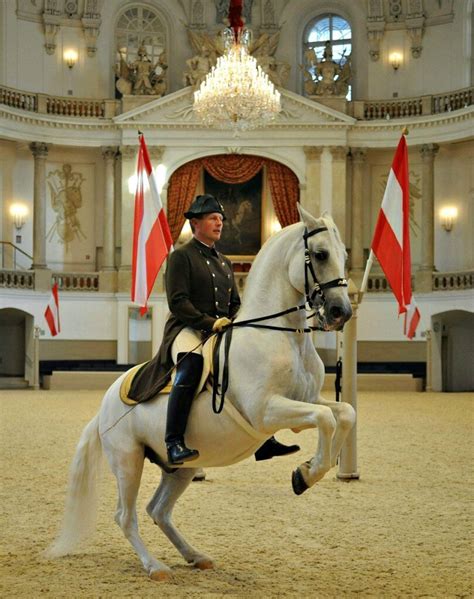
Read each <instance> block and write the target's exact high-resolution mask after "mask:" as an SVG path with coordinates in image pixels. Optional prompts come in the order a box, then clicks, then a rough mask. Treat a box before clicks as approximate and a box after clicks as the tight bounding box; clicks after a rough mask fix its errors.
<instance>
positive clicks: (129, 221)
mask: <svg viewBox="0 0 474 599" xmlns="http://www.w3.org/2000/svg"><path fill="white" fill-rule="evenodd" d="M137 152H138V148H137V146H121V147H120V155H119V158H118V159H119V160H120V162H121V167H120V177H121V179H120V180H121V184H120V188H121V198H122V202H121V207H120V208H121V209H120V240H121V252H120V266H119V272H118V290H119V292H122V293H128V294H130V289H131V285H132V241H133V214H134V204H135V202H134V192H133V191H134V190H132V192H131V190H130V189H129V184H128V181H129V179H130V177H132V176H133V175H136V170H137Z"/></svg>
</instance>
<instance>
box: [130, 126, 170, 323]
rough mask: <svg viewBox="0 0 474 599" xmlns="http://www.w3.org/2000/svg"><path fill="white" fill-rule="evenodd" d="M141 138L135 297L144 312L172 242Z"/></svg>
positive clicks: (133, 299)
mask: <svg viewBox="0 0 474 599" xmlns="http://www.w3.org/2000/svg"><path fill="white" fill-rule="evenodd" d="M139 140H140V148H139V151H138V165H137V190H136V192H135V215H134V226H133V260H132V301H133V302H136V303H137V304H139V305H140V306H141V310H140V312H141V313H142V314H144V313H145V312H146V311H147V307H146V303H147V300H148V297H149V296H150V293H151V291H152V289H153V285H154V283H155V280H156V277H157V275H158V272H159V270H160V268H161V265H162V264H163V262H164V261H165V258H166V257H167V256H168V254H169V252H170V250H171V249H172V246H173V242H172V239H171V233H170V229H169V225H168V221H167V220H166V215H165V211H164V210H163V205H162V203H161V199H160V194H159V191H158V186H157V184H156V180H155V175H154V173H153V169H152V167H151V162H150V156H149V154H148V149H147V147H146V143H145V138H144V137H143V135H142V134H140V137H139ZM147 183H148V184H147Z"/></svg>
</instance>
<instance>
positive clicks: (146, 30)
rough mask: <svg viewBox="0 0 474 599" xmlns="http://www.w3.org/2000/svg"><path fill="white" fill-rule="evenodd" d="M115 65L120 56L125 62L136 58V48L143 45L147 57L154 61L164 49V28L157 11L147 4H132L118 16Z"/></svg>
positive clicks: (130, 61)
mask: <svg viewBox="0 0 474 599" xmlns="http://www.w3.org/2000/svg"><path fill="white" fill-rule="evenodd" d="M115 44H116V48H117V58H116V61H117V66H118V65H119V63H120V56H122V59H123V60H125V62H127V63H132V62H134V61H135V60H137V58H138V49H139V48H140V46H144V47H145V50H146V52H147V55H148V58H149V59H150V60H151V62H152V63H154V64H155V63H156V62H157V61H158V59H159V56H160V54H161V53H162V52H163V51H164V50H165V49H166V28H165V24H164V23H163V21H162V20H161V19H160V16H159V15H158V13H156V12H155V11H154V10H152V9H151V8H149V7H147V6H140V5H137V6H132V7H130V8H127V9H126V10H125V11H124V12H123V13H122V14H121V15H120V17H119V19H118V21H117V26H116V28H115Z"/></svg>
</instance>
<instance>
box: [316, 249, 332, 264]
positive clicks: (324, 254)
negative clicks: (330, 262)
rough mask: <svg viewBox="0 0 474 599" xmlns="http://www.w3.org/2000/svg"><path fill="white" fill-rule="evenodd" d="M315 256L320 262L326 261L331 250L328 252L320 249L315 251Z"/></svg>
mask: <svg viewBox="0 0 474 599" xmlns="http://www.w3.org/2000/svg"><path fill="white" fill-rule="evenodd" d="M314 256H315V258H316V260H318V261H319V262H324V261H325V260H327V259H328V257H329V252H326V251H324V250H318V251H317V252H314Z"/></svg>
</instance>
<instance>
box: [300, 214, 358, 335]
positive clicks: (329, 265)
mask: <svg viewBox="0 0 474 599" xmlns="http://www.w3.org/2000/svg"><path fill="white" fill-rule="evenodd" d="M298 211H299V214H300V219H301V222H302V224H303V226H302V227H301V228H300V229H299V230H300V233H301V235H300V237H299V239H298V241H297V242H296V243H295V244H294V246H293V249H292V252H291V256H290V260H289V278H290V282H291V284H292V285H293V287H294V288H295V289H297V290H298V291H299V292H300V293H302V294H303V295H305V298H306V301H307V302H308V301H309V302H310V303H312V304H313V305H314V307H315V308H316V309H318V308H322V309H320V310H319V320H320V324H321V325H322V326H323V328H324V329H326V330H341V329H342V327H343V326H344V323H345V322H346V321H347V320H349V318H350V317H351V316H352V308H351V303H350V301H349V296H348V294H347V282H346V280H345V276H344V264H345V261H346V257H347V254H346V250H345V247H344V244H343V243H342V241H341V237H340V235H339V231H338V230H337V227H336V225H335V224H334V221H333V220H332V218H331V217H330V216H329V215H327V214H324V215H323V216H322V217H321V218H318V219H316V218H314V217H313V216H311V214H309V213H308V212H307V211H306V210H304V209H303V208H301V206H298Z"/></svg>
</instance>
